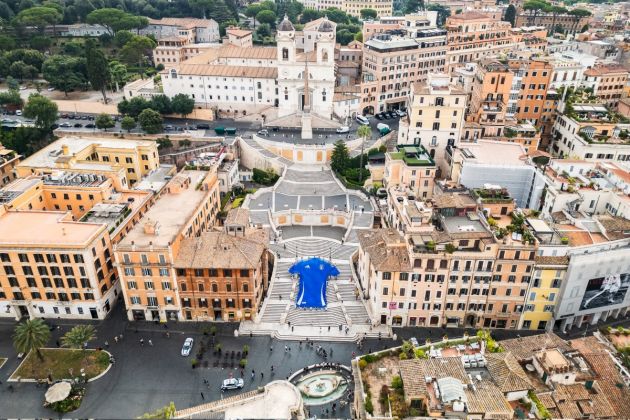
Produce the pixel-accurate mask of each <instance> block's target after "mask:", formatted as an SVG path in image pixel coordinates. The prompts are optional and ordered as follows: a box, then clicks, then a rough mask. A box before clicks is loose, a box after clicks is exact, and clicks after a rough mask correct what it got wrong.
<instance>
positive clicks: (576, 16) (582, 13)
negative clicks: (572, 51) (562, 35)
mask: <svg viewBox="0 0 630 420" xmlns="http://www.w3.org/2000/svg"><path fill="white" fill-rule="evenodd" d="M569 14H570V15H571V16H573V23H572V24H571V29H570V32H571V33H572V34H574V33H576V32H577V30H578V27H577V25H578V24H579V23H580V19H582V18H585V17H588V16H591V15H592V13H591V12H590V11H588V10H586V9H573V10H571V11H569ZM567 31H569V28H567Z"/></svg>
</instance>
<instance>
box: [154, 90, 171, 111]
mask: <svg viewBox="0 0 630 420" xmlns="http://www.w3.org/2000/svg"><path fill="white" fill-rule="evenodd" d="M149 102H150V107H151V109H153V110H155V111H157V112H159V113H160V114H170V113H172V112H173V105H172V102H171V98H169V97H168V96H166V95H155V96H154V97H152V98H151V100H150V101H149Z"/></svg>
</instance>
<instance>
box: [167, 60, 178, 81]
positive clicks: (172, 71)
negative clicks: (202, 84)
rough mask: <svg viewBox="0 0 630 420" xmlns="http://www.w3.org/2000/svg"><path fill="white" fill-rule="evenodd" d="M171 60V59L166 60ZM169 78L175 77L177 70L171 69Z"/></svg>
mask: <svg viewBox="0 0 630 420" xmlns="http://www.w3.org/2000/svg"><path fill="white" fill-rule="evenodd" d="M168 61H171V60H168ZM171 79H177V70H175V69H171Z"/></svg>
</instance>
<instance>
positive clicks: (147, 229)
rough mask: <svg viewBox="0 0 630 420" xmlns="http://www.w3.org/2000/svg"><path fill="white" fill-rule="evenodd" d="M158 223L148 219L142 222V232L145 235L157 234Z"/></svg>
mask: <svg viewBox="0 0 630 420" xmlns="http://www.w3.org/2000/svg"><path fill="white" fill-rule="evenodd" d="M158 230H159V229H158V224H157V222H155V221H153V220H151V219H149V220H147V221H146V222H145V223H144V233H146V234H147V235H157V234H158Z"/></svg>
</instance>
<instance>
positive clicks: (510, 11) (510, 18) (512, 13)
mask: <svg viewBox="0 0 630 420" xmlns="http://www.w3.org/2000/svg"><path fill="white" fill-rule="evenodd" d="M503 20H504V21H506V22H510V25H512V27H514V25H515V24H516V7H514V5H513V4H510V5H509V6H508V7H507V9H506V10H505V16H504V17H503Z"/></svg>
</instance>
